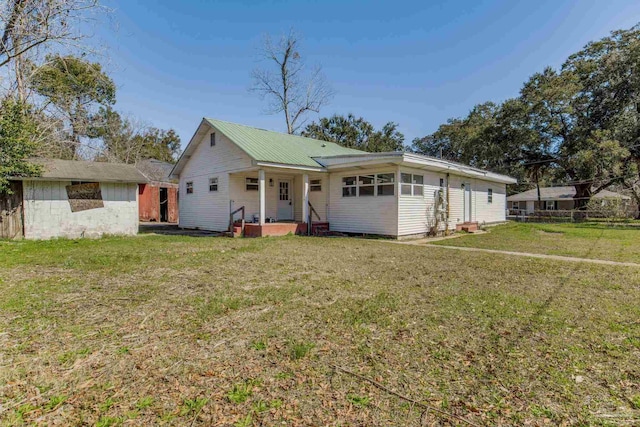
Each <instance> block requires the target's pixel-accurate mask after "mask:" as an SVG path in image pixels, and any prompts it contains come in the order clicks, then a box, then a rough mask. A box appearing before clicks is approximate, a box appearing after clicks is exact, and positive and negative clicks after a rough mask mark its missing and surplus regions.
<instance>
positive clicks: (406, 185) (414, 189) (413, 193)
mask: <svg viewBox="0 0 640 427" xmlns="http://www.w3.org/2000/svg"><path fill="white" fill-rule="evenodd" d="M406 177H409V181H410V182H405V178H406ZM416 177H420V178H421V180H422V183H417V182H416ZM407 189H408V190H409V193H407V194H405V193H404V191H405V190H407ZM418 189H419V191H418ZM400 195H401V196H406V197H424V175H420V174H413V173H408V172H400Z"/></svg>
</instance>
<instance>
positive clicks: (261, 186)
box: [258, 169, 267, 225]
mask: <svg viewBox="0 0 640 427" xmlns="http://www.w3.org/2000/svg"><path fill="white" fill-rule="evenodd" d="M265 184H266V183H265V179H264V169H260V170H259V171H258V193H259V197H260V211H259V215H260V220H259V223H260V225H264V224H265V222H266V218H267V197H266V190H267V186H266V185H265Z"/></svg>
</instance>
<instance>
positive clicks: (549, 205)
mask: <svg viewBox="0 0 640 427" xmlns="http://www.w3.org/2000/svg"><path fill="white" fill-rule="evenodd" d="M544 203H545V209H546V210H548V211H555V210H556V202H555V200H547V201H545V202H544Z"/></svg>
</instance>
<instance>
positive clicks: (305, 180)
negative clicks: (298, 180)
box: [302, 173, 311, 226]
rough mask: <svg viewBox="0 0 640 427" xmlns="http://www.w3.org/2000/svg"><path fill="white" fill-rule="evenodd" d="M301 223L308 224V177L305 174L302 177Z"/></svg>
mask: <svg viewBox="0 0 640 427" xmlns="http://www.w3.org/2000/svg"><path fill="white" fill-rule="evenodd" d="M302 222H309V175H308V174H306V173H305V174H304V175H302ZM309 226H311V224H309Z"/></svg>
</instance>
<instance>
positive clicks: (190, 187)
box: [187, 181, 193, 194]
mask: <svg viewBox="0 0 640 427" xmlns="http://www.w3.org/2000/svg"><path fill="white" fill-rule="evenodd" d="M187 194H193V181H188V182H187Z"/></svg>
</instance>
